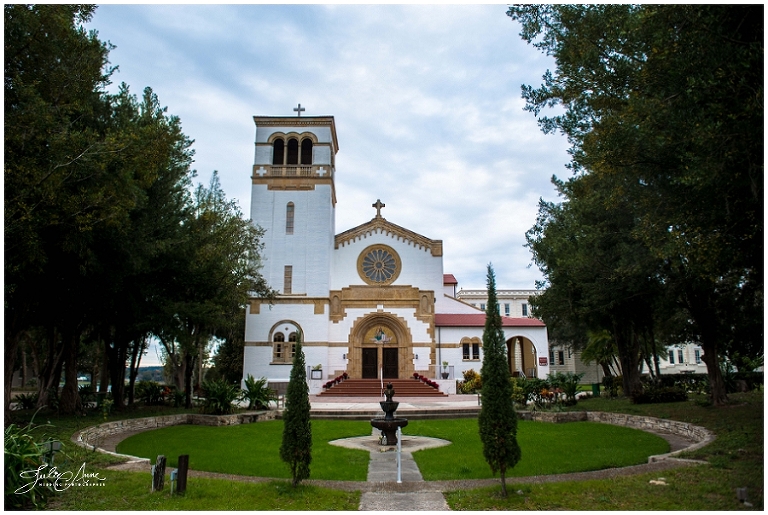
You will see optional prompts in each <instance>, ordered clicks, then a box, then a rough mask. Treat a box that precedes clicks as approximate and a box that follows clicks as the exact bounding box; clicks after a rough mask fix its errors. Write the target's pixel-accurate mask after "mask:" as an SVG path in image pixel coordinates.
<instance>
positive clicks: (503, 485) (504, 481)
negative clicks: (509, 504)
mask: <svg viewBox="0 0 768 515" xmlns="http://www.w3.org/2000/svg"><path fill="white" fill-rule="evenodd" d="M501 496H502V497H504V498H506V497H507V477H506V474H505V473H504V471H503V470H502V471H501Z"/></svg>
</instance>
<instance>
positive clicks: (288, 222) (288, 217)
mask: <svg viewBox="0 0 768 515" xmlns="http://www.w3.org/2000/svg"><path fill="white" fill-rule="evenodd" d="M293 211H294V206H293V202H288V205H287V206H285V234H293Z"/></svg>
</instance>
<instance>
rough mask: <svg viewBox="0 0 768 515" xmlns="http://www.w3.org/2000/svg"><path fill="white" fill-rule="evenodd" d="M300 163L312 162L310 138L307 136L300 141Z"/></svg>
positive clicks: (308, 163)
mask: <svg viewBox="0 0 768 515" xmlns="http://www.w3.org/2000/svg"><path fill="white" fill-rule="evenodd" d="M301 164H303V165H311V164H312V140H311V139H309V138H304V139H303V140H302V141H301Z"/></svg>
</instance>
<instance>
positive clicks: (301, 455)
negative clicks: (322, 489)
mask: <svg viewBox="0 0 768 515" xmlns="http://www.w3.org/2000/svg"><path fill="white" fill-rule="evenodd" d="M309 408H310V406H309V388H308V386H307V366H306V364H305V363H304V352H303V351H302V350H301V333H299V335H298V338H297V339H296V351H295V353H294V355H293V366H292V367H291V376H290V379H289V380H288V391H287V392H286V395H285V411H283V423H284V427H283V443H282V445H281V446H280V459H282V460H283V461H284V462H286V463H287V464H288V465H289V466H290V467H291V475H292V476H293V486H297V485H298V484H299V482H300V481H301V480H302V479H308V478H309V464H310V463H311V462H312V426H311V423H310V421H309Z"/></svg>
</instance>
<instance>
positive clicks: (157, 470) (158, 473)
mask: <svg viewBox="0 0 768 515" xmlns="http://www.w3.org/2000/svg"><path fill="white" fill-rule="evenodd" d="M164 483H165V456H164V455H162V454H161V455H159V456H158V457H157V461H156V462H155V466H154V467H153V474H152V491H153V492H161V491H162V490H163V484H164Z"/></svg>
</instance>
